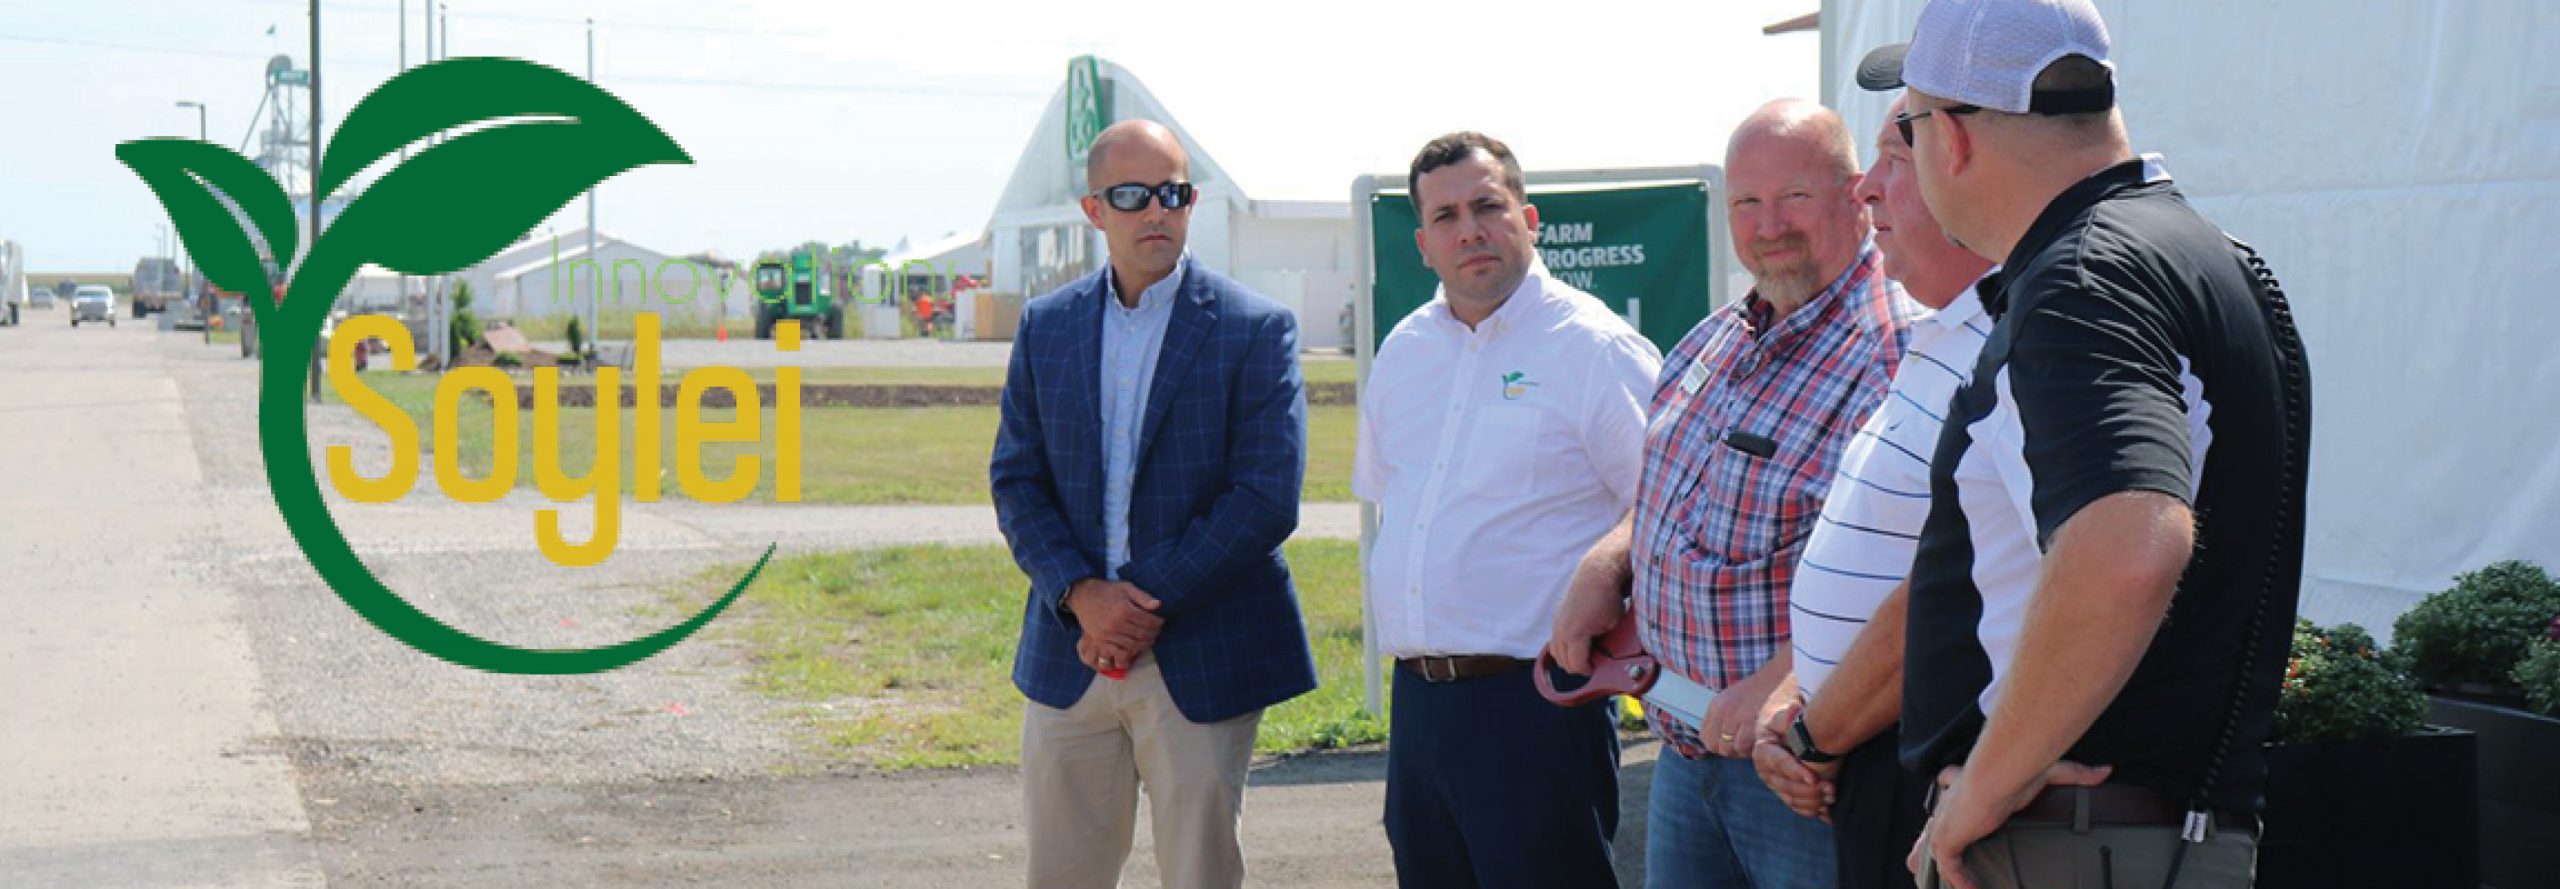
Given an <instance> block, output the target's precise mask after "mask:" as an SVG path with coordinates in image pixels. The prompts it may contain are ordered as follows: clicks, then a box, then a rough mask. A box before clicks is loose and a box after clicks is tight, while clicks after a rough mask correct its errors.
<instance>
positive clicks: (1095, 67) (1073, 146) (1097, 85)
mask: <svg viewBox="0 0 2560 889" xmlns="http://www.w3.org/2000/svg"><path fill="white" fill-rule="evenodd" d="M1110 125H1111V86H1110V84H1109V83H1108V82H1106V81H1104V80H1103V79H1102V61H1101V60H1099V59H1096V58H1094V57H1092V56H1077V57H1075V58H1074V59H1072V60H1069V61H1068V62H1067V161H1068V162H1069V163H1075V164H1081V163H1084V157H1085V153H1086V152H1088V151H1091V150H1092V149H1093V140H1094V139H1096V138H1098V137H1100V136H1101V135H1102V130H1103V128H1104V127H1108V126H1110Z"/></svg>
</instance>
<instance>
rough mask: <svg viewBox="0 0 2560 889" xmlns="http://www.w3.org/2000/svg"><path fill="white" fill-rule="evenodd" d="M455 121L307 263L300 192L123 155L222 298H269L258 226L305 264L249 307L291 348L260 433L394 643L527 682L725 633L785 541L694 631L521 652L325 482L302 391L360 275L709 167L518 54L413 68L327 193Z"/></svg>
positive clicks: (211, 149) (307, 526)
mask: <svg viewBox="0 0 2560 889" xmlns="http://www.w3.org/2000/svg"><path fill="white" fill-rule="evenodd" d="M455 128H472V129H471V130H470V131H469V132H465V133H462V134H461V135H459V136H456V137H454V138H451V139H449V140H447V141H445V142H444V143H442V144H439V145H436V146H434V147H432V148H428V149H426V150H425V151H423V152H420V153H418V154H417V155H416V156H415V157H412V158H410V159H409V160H408V161H407V162H405V163H401V164H400V165H399V166H397V167H395V168H393V169H391V170H390V171H388V172H386V173H384V174H383V175H382V176H381V177H380V178H379V179H377V180H376V181H375V182H374V184H373V185H372V186H371V187H370V188H367V189H366V190H365V192H364V194H363V195H362V196H360V197H357V198H356V199H354V200H353V201H351V202H349V203H348V205H347V208H346V210H345V211H344V212H343V213H341V214H339V216H338V218H337V220H336V221H335V222H333V223H332V224H331V225H330V227H329V230H328V231H327V232H325V233H324V234H323V235H322V236H321V237H320V238H319V239H318V240H317V241H316V242H315V243H313V244H312V245H311V246H310V252H309V253H308V254H300V253H298V246H299V245H298V242H297V240H296V238H295V230H294V216H293V208H292V206H291V205H290V204H289V203H288V202H287V199H286V197H285V194H284V191H283V190H282V189H281V188H280V187H279V186H278V185H277V184H276V182H275V181H274V180H273V179H271V178H269V177H268V176H267V175H266V173H265V172H264V171H262V170H259V169H258V168H257V166H256V165H254V164H251V163H250V162H249V161H248V160H247V159H246V158H242V157H240V156H239V155H237V154H234V153H232V152H231V151H230V150H228V149H225V148H223V147H221V146H218V145H211V144H207V143H203V142H196V141H192V140H180V139H144V140H139V141H133V142H127V143H124V144H122V145H119V146H117V147H116V158H117V159H118V160H121V161H123V162H124V164H125V166H128V167H131V168H132V169H133V171H134V173H135V174H136V175H138V176H140V177H142V181H143V182H144V184H146V185H149V186H150V187H151V191H152V193H153V194H155V195H157V196H158V197H159V198H160V203H161V206H163V207H164V208H166V209H167V210H168V211H169V218H170V221H171V222H172V223H173V224H174V225H175V226H176V227H177V229H178V236H179V239H180V240H181V241H183V242H184V243H185V244H186V247H187V252H189V253H190V254H193V255H194V256H195V257H196V258H197V260H198V262H199V263H201V264H202V265H203V267H204V269H205V275H206V277H207V278H209V279H211V280H212V281H213V282H214V283H215V284H217V285H220V286H221V287H222V288H223V289H225V290H229V291H232V292H235V293H253V294H264V293H267V292H268V285H267V281H266V274H265V271H264V269H263V267H262V265H261V264H260V262H259V249H258V244H256V243H253V242H252V241H251V232H250V231H244V230H242V228H241V227H240V224H239V222H238V219H239V218H241V217H245V218H246V219H247V221H248V223H249V226H250V228H251V229H253V230H254V232H255V234H256V235H257V236H258V237H259V238H260V240H261V241H262V242H263V244H264V245H265V247H266V249H267V250H268V251H270V253H271V255H272V256H273V257H274V258H275V262H276V265H277V266H278V267H280V268H295V266H294V260H295V258H296V257H297V256H299V258H300V259H301V264H300V266H299V267H298V268H296V269H295V271H294V274H293V280H292V282H291V283H290V284H289V285H288V286H287V287H286V290H285V295H284V299H283V301H282V304H280V305H278V304H274V303H273V301H271V300H266V299H252V300H248V301H247V302H248V304H249V307H250V310H251V311H252V312H254V313H256V315H257V323H258V326H259V328H260V330H261V335H262V336H263V337H266V338H268V339H271V340H273V342H272V343H271V345H272V346H274V347H275V348H270V349H267V350H266V354H265V355H264V357H263V359H262V361H263V364H262V365H261V367H260V371H261V373H260V375H259V384H258V441H259V449H260V452H261V454H262V455H263V456H264V457H265V459H266V464H267V486H268V487H269V488H270V489H272V490H273V491H274V493H275V498H276V508H277V510H278V511H279V512H281V513H282V514H283V516H284V521H285V527H286V528H287V529H289V530H291V531H292V532H293V538H294V541H295V542H296V543H298V544H300V545H301V546H302V551H303V554H304V555H305V556H308V557H309V558H310V559H311V567H312V568H313V569H315V570H317V571H318V572H319V573H320V577H321V579H323V580H326V581H328V583H329V587H330V589H332V590H335V591H336V592H337V594H338V598H339V599H341V600H343V601H345V602H346V603H347V606H348V607H350V608H353V609H355V611H356V613H357V614H359V615H362V616H363V617H364V618H365V620H367V621H370V622H371V623H372V624H373V625H374V626H375V627H377V628H380V629H381V630H382V631H383V632H385V633H389V634H391V636H392V637H393V638H396V639H399V640H400V641H402V642H405V643H407V644H408V645H410V646H411V647H413V648H416V649H418V650H419V651H422V652H425V653H427V654H430V655H434V656H436V657H439V658H443V659H445V660H448V661H452V662H453V663H456V664H459V665H462V666H465V667H472V668H475V669H480V670H487V671H491V672H496V673H521V674H565V673H598V672H603V671H606V670H611V669H614V668H616V667H621V666H624V665H627V664H630V663H633V662H636V661H639V660H641V659H643V658H647V657H649V656H651V655H654V654H657V653H658V652H660V651H664V650H666V648H667V647H668V646H671V645H674V644H675V643H676V642H678V641H680V640H682V639H684V638H685V637H686V636H689V635H692V634H693V632H694V631H696V630H699V629H701V628H702V627H703V625H704V624H708V623H710V622H711V620H712V618H715V617H718V616H719V614H720V612H721V611H723V610H725V609H727V608H728V607H729V604H730V603H731V602H734V601H736V600H737V598H738V595H739V594H740V593H743V592H745V591H746V589H747V585H748V584H751V583H754V582H755V579H756V575H758V574H759V573H761V572H763V570H764V566H765V563H766V562H767V561H769V560H771V559H772V558H773V550H774V548H773V547H772V546H770V545H768V546H766V547H765V552H764V556H763V557H762V558H759V559H757V560H756V564H755V566H754V567H752V568H749V569H748V570H747V573H746V576H744V577H741V578H739V579H738V582H737V583H736V584H735V585H733V586H731V587H730V588H729V592H728V593H727V594H726V595H723V596H721V597H720V599H719V600H717V601H715V602H713V603H711V605H710V606H708V607H706V608H704V609H703V610H702V611H701V612H699V613H696V614H695V615H693V616H692V617H691V618H688V619H686V620H685V621H684V622H683V623H680V624H677V625H675V626H672V627H668V628H666V629H664V630H660V631H658V632H656V633H652V634H650V635H647V636H643V637H640V638H637V639H632V640H628V641H625V642H620V643H616V644H613V645H608V646H603V647H600V648H580V649H535V648H520V647H516V646H511V645H505V644H502V643H498V642H492V641H489V640H486V639H482V638H480V637H477V636H473V635H471V634H469V633H465V632H463V631H461V630H457V629H454V628H453V627H452V626H450V625H447V624H445V623H444V622H442V621H439V620H437V619H435V618H434V617H432V616H429V615H428V614H427V613H426V612H423V611H419V610H418V609H417V607H416V606H413V605H411V604H409V603H408V601H407V600H404V599H402V598H400V597H399V596H398V595H396V594H394V593H392V592H391V590H390V589H388V588H386V587H384V586H383V585H382V581H381V580H380V579H378V578H376V577H374V576H373V572H372V571H371V570H370V569H367V568H366V567H365V566H364V563H363V562H362V561H359V560H358V559H357V558H356V554H355V551H354V549H353V548H352V547H350V546H349V545H348V544H347V539H346V535H345V534H344V533H342V532H340V531H339V530H338V525H337V521H336V520H335V519H334V518H332V517H331V516H330V514H329V508H328V503H327V501H326V500H325V499H323V498H322V497H321V494H320V484H319V479H318V478H317V476H316V475H315V474H314V473H313V472H312V466H311V455H310V452H309V451H308V450H307V448H306V445H305V436H306V435H307V427H306V422H305V418H304V416H303V407H302V399H301V392H302V390H303V387H304V385H305V383H306V382H307V377H306V376H305V375H306V374H307V373H309V365H308V356H309V354H310V349H311V346H312V345H313V344H314V343H317V342H318V341H319V337H320V323H321V321H322V320H323V319H324V318H325V317H326V316H327V315H328V313H329V306H330V304H331V303H333V302H335V301H336V299H337V295H338V293H339V292H340V291H341V290H343V289H344V288H345V287H346V284H347V282H348V281H349V280H351V279H352V278H354V277H355V273H356V270H357V269H358V268H360V267H362V266H363V265H364V264H365V263H368V262H370V263H375V264H378V265H381V266H384V267H386V268H390V269H393V270H396V271H401V272H406V273H409V274H417V275H435V274H444V273H446V272H452V271H456V270H459V269H461V268H464V267H466V266H469V265H470V264H472V263H475V262H479V261H481V260H483V259H487V258H489V257H490V256H491V255H494V254H496V253H497V251H498V250H499V249H500V248H503V247H505V246H506V245H508V244H509V243H512V242H514V241H515V240H516V239H517V238H519V237H521V236H523V235H524V233H525V232H527V231H530V230H532V228H533V226H535V225H536V224H539V223H540V222H541V221H542V220H543V219H545V218H547V217H549V216H550V215H551V214H552V212H554V211H556V210H558V209H560V207H561V206H562V205H565V204H567V203H568V202H569V200H570V198H572V197H574V196H576V195H577V194H578V193H579V192H583V191H585V190H587V189H588V188H590V187H592V186H594V185H595V184H596V183H599V182H602V181H604V180H606V179H609V178H612V177H613V176H614V175H615V174H617V173H621V172H623V171H625V170H629V169H632V168H634V167H638V166H641V165H644V164H658V163H678V164H683V163H691V162H692V158H691V157H689V156H687V155H686V154H685V153H684V149H683V148H681V147H678V146H677V145H676V143H675V140H673V139H669V138H668V137H667V135H666V133H664V132H661V131H660V130H659V129H658V128H657V126H656V125H655V124H651V123H650V122H649V121H648V119H647V118H644V117H642V116H640V113H639V112H637V111H634V110H632V108H631V106H629V105H626V104H623V102H622V100H620V99H617V98H615V97H614V96H613V95H612V94H610V93H607V92H605V91H603V90H601V89H598V88H596V87H595V86H594V85H593V84H590V83H587V82H586V81H583V80H579V79H578V78H576V77H572V76H570V75H568V74H566V73H563V72H561V71H559V70H556V69H553V68H548V67H544V66H542V65H537V64H534V63H532V62H526V61H522V60H517V59H497V58H465V59H452V60H448V61H444V62H437V63H434V64H429V65H423V66H420V67H417V68H412V69H410V70H409V71H407V72H404V73H402V74H400V75H399V76H397V77H394V78H392V79H391V80H389V81H388V82H385V83H384V84H383V85H382V86H381V87H380V88H378V89H376V90H374V92H373V93H372V94H371V95H368V96H366V97H365V99H364V101H362V102H359V103H357V105H356V106H355V108H354V109H352V110H350V111H349V112H348V114H347V120H346V122H345V123H344V124H342V125H340V127H339V129H338V132H337V134H336V136H335V140H336V141H334V142H331V143H330V144H329V145H328V149H327V153H326V154H325V155H324V156H323V157H322V158H321V160H320V166H319V176H318V177H317V178H318V181H317V191H318V193H319V194H322V195H326V194H328V193H330V192H332V191H335V190H337V189H338V188H339V187H340V186H343V185H345V184H346V183H348V182H349V181H352V180H353V179H354V177H355V175H356V174H357V173H359V172H361V171H363V170H364V169H366V168H368V167H371V166H372V165H374V164H375V163H377V162H379V161H381V160H383V159H384V158H386V157H390V156H391V155H392V154H394V153H395V152H397V151H399V150H400V148H401V147H402V146H405V145H411V144H415V143H417V142H419V141H420V140H423V139H425V138H426V137H428V136H431V135H434V134H436V133H439V132H444V131H447V130H451V129H455ZM226 204H228V205H229V206H226ZM233 208H236V209H237V211H238V216H235V215H234V214H233Z"/></svg>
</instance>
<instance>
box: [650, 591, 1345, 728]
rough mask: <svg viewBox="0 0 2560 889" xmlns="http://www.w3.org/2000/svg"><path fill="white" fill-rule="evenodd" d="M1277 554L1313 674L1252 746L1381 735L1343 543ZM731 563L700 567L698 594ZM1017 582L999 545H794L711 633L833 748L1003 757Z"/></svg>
mask: <svg viewBox="0 0 2560 889" xmlns="http://www.w3.org/2000/svg"><path fill="white" fill-rule="evenodd" d="M1287 553H1288V557H1289V562H1290V566H1291V569H1292V571H1294V572H1295V574H1296V576H1297V582H1298V592H1299V599H1300V604H1301V605H1302V607H1303V608H1304V610H1305V612H1306V618H1307V625H1308V627H1307V628H1308V631H1309V636H1310V641H1311V642H1312V643H1313V646H1314V650H1315V658H1316V666H1317V671H1318V673H1319V683H1320V685H1319V688H1318V689H1317V690H1316V691H1315V692H1313V693H1310V694H1307V695H1304V696H1301V697H1299V698H1296V699H1294V700H1291V701H1288V702H1286V703H1284V704H1281V705H1279V706H1277V707H1274V708H1272V709H1271V710H1269V711H1268V712H1266V713H1265V714H1264V716H1263V720H1262V728H1261V735H1260V737H1259V739H1258V740H1257V742H1256V745H1255V747H1256V749H1257V750H1259V751H1260V752H1264V753H1287V752H1295V751H1302V750H1309V749H1323V748H1330V747H1339V746H1344V745H1350V744H1360V743H1368V742H1374V741H1379V740H1383V739H1384V738H1385V737H1386V725H1385V723H1384V721H1383V720H1380V719H1374V718H1371V717H1368V716H1366V715H1363V714H1362V713H1361V712H1360V705H1361V697H1362V695H1361V675H1360V602H1359V597H1360V587H1359V564H1358V554H1357V548H1356V547H1355V546H1354V545H1353V544H1352V543H1350V542H1349V541H1298V542H1293V543H1290V544H1289V545H1288V548H1287ZM739 570H740V569H739V567H738V566H728V567H723V568H718V569H712V570H710V571H707V572H705V573H704V574H703V575H701V577H702V580H701V581H700V583H701V588H700V589H696V590H693V591H691V592H689V593H688V594H687V596H686V598H687V600H688V601H687V602H685V603H683V604H687V605H693V606H698V605H700V604H701V603H703V602H707V601H709V598H710V597H712V596H714V595H716V594H717V590H715V589H712V588H711V587H712V586H713V585H716V584H718V583H720V582H722V581H723V580H725V579H726V578H729V577H734V576H736V575H737V573H738V572H739ZM1024 587H1025V581H1024V580H1023V577H1022V574H1021V572H1019V571H1017V570H1016V569H1015V568H1014V565H1013V561H1012V559H1011V558H1010V557H1009V556H1008V555H1007V554H1006V552H1005V550H1004V549H1003V548H1002V547H997V546H973V547H946V546H920V547H896V548H889V549H873V550H855V551H848V552H835V553H822V554H816V555H806V556H795V557H791V558H787V559H783V560H780V561H777V562H775V563H774V564H772V565H770V566H768V567H767V568H766V570H765V575H764V576H763V577H762V578H759V579H758V580H757V582H756V584H755V586H754V587H753V588H751V589H750V590H749V591H748V593H747V594H746V596H745V597H743V599H742V600H741V604H740V605H739V606H738V607H737V608H736V609H735V610H733V611H732V612H730V613H729V614H728V615H726V616H724V617H723V618H722V619H721V620H720V621H718V622H717V623H716V624H715V626H716V627H717V628H718V629H717V630H715V632H718V633H722V634H724V635H725V636H727V637H728V638H731V639H735V640H738V641H740V642H742V643H743V644H745V645H746V647H747V649H748V651H749V656H750V659H751V661H752V663H753V667H752V668H751V671H750V673H749V677H748V681H749V682H750V683H752V684H753V685H754V686H755V687H756V688H757V689H758V690H759V691H761V692H763V693H765V694H767V695H770V696H773V697H775V698H778V699H781V700H784V701H790V702H795V703H797V704H798V705H799V706H798V707H796V708H795V709H794V710H793V712H794V714H795V715H796V716H797V717H798V718H799V719H800V720H801V723H802V726H803V728H804V729H805V730H806V733H807V738H808V740H809V741H810V743H812V744H813V745H815V746H817V747H818V748H819V749H821V750H822V751H824V752H825V754H826V755H827V756H828V757H829V758H833V759H839V760H843V761H850V762H860V763H865V764H869V765H874V766H878V767H881V768H886V769H905V768H935V767H948V766H962V765H978V764H988V763H1011V762H1016V761H1018V760H1019V759H1020V757H1021V752H1022V751H1021V738H1022V707H1023V699H1022V695H1021V693H1020V692H1019V691H1017V690H1015V689H1014V687H1013V682H1012V667H1013V651H1014V645H1015V642H1016V640H1017V639H1018V638H1019V634H1020V630H1021V621H1022V597H1023V594H1024Z"/></svg>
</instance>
